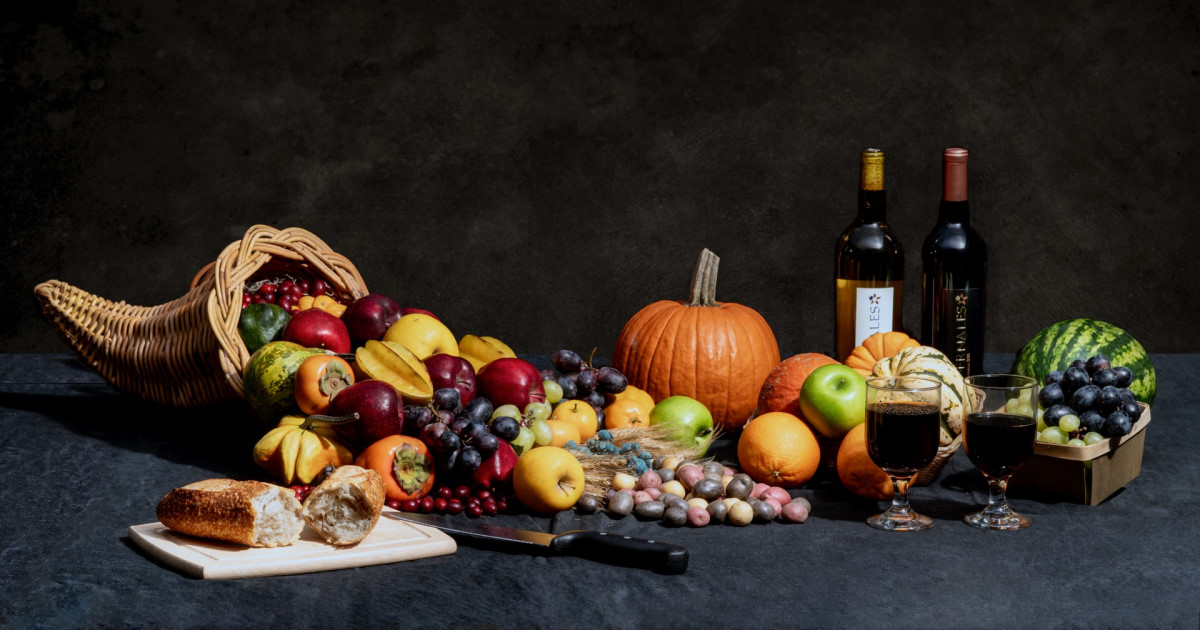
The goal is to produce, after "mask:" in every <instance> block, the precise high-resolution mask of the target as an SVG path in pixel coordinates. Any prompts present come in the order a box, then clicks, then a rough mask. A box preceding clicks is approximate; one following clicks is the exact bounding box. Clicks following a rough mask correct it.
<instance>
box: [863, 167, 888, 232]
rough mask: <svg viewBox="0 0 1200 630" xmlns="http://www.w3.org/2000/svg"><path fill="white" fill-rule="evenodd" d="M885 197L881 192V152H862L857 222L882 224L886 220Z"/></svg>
mask: <svg viewBox="0 0 1200 630" xmlns="http://www.w3.org/2000/svg"><path fill="white" fill-rule="evenodd" d="M886 214H887V195H885V194H884V191H883V151H880V150H879V149H867V150H865V151H863V152H862V171H861V174H860V176H859V180H858V221H859V222H862V223H882V222H883V221H885V220H886Z"/></svg>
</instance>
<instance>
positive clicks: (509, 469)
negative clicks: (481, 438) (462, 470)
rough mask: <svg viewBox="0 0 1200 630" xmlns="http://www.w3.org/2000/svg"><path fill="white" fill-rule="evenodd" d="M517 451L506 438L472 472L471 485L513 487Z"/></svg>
mask: <svg viewBox="0 0 1200 630" xmlns="http://www.w3.org/2000/svg"><path fill="white" fill-rule="evenodd" d="M518 459H520V458H519V457H517V452H516V451H514V450H513V447H512V446H511V445H510V444H509V443H508V442H505V441H504V440H500V446H498V447H497V448H496V452H494V453H492V454H491V456H490V457H488V458H487V459H485V460H483V463H482V464H480V465H479V468H476V469H475V472H474V473H471V485H473V486H475V487H476V488H478V489H480V490H490V491H493V492H494V491H496V490H507V489H509V488H512V475H513V469H514V468H516V467H517V460H518Z"/></svg>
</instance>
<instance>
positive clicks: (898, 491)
mask: <svg viewBox="0 0 1200 630" xmlns="http://www.w3.org/2000/svg"><path fill="white" fill-rule="evenodd" d="M911 481H912V478H910V477H904V478H899V477H892V509H891V511H892V512H893V513H895V514H908V513H909V512H910V511H911V510H912V506H910V505H909V504H908V484H909V483H910V482H911Z"/></svg>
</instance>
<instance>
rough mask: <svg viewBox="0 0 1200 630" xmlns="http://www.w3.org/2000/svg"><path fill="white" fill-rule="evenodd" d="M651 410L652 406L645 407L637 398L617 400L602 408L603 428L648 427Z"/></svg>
mask: <svg viewBox="0 0 1200 630" xmlns="http://www.w3.org/2000/svg"><path fill="white" fill-rule="evenodd" d="M653 408H654V405H649V406H647V405H646V403H645V402H643V401H642V400H640V399H638V398H618V399H616V400H614V401H613V402H612V404H611V405H609V406H607V407H605V408H604V428H606V429H624V428H625V427H631V428H635V429H640V428H643V427H648V426H650V410H651V409H653Z"/></svg>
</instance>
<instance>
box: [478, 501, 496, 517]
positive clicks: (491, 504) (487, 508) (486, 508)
mask: <svg viewBox="0 0 1200 630" xmlns="http://www.w3.org/2000/svg"><path fill="white" fill-rule="evenodd" d="M479 507H481V508H483V513H484V514H487V515H488V516H495V515H496V512H498V511H499V508H498V507H497V506H496V502H495V501H490V500H489V501H484V502H483V503H482V504H481V505H480V506H479Z"/></svg>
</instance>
